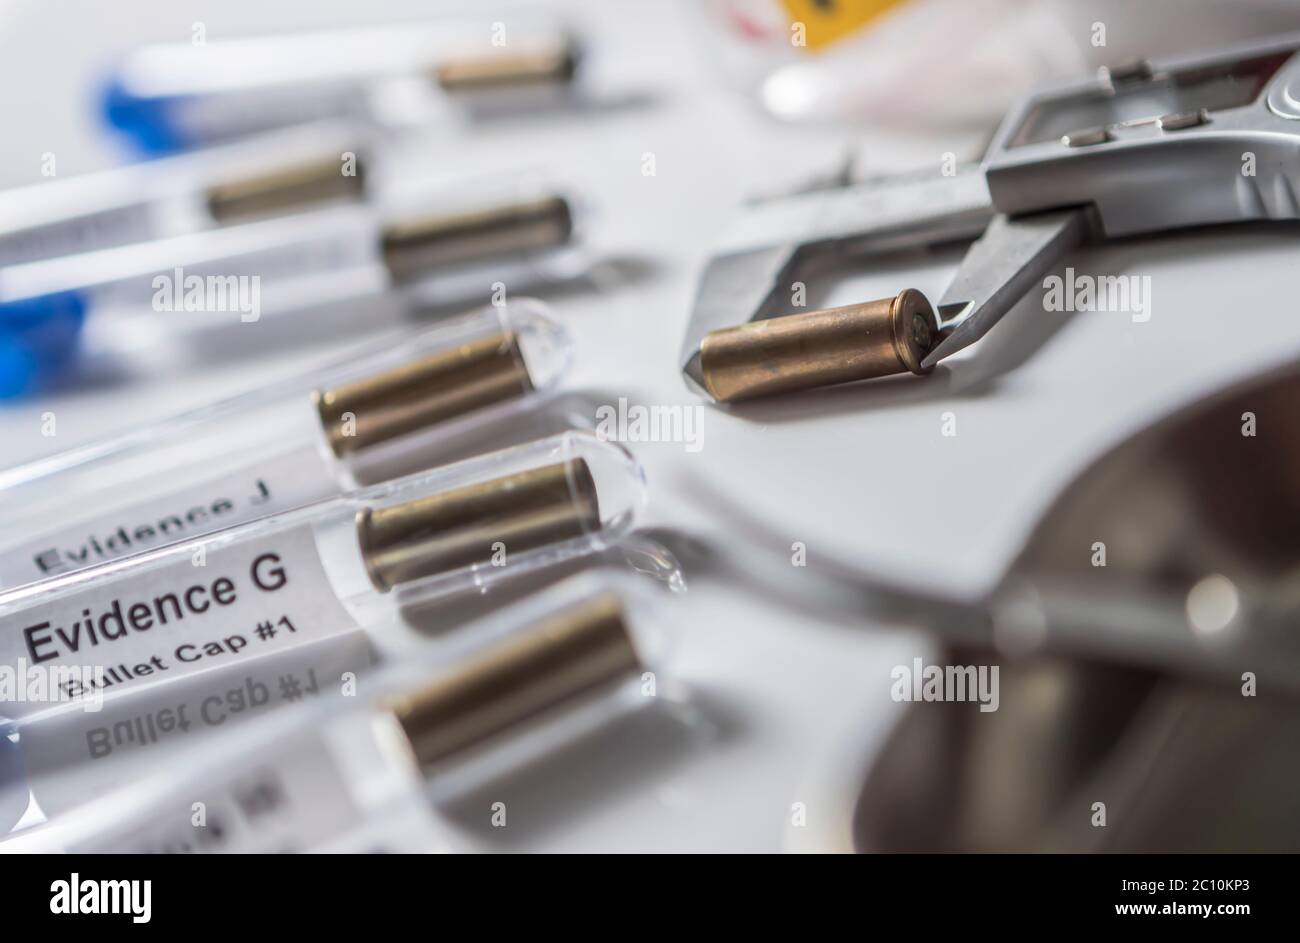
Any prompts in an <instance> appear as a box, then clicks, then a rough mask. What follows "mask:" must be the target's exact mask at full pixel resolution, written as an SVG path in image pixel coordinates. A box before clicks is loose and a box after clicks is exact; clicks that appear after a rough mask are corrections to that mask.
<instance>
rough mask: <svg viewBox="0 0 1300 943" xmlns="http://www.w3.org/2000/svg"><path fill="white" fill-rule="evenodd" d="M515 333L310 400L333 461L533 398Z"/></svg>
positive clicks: (468, 345)
mask: <svg viewBox="0 0 1300 943" xmlns="http://www.w3.org/2000/svg"><path fill="white" fill-rule="evenodd" d="M532 389H533V383H532V380H531V378H530V376H529V373H528V367H527V364H526V363H525V362H524V358H523V354H522V352H521V351H520V349H519V339H518V337H517V336H516V335H515V334H514V332H513V331H501V332H499V333H496V334H489V335H487V336H485V337H482V338H479V339H477V340H474V341H470V342H468V343H464V344H461V345H459V346H458V347H454V348H452V349H450V350H445V351H439V352H438V353H435V354H430V355H429V356H428V357H425V358H423V359H421V360H417V361H415V362H414V363H409V364H404V365H402V366H400V367H395V368H394V369H392V370H389V371H386V372H384V373H381V374H378V375H375V376H370V377H366V378H364V379H361V380H356V381H354V382H352V383H347V384H344V385H343V386H339V387H336V388H334V389H329V390H316V391H315V392H314V393H313V394H312V399H313V401H314V402H315V404H316V409H317V412H318V413H319V415H320V420H321V425H322V427H323V428H324V430H325V436H326V439H327V441H328V442H329V444H330V448H331V449H332V450H333V451H334V454H335V455H337V456H338V457H340V458H342V457H344V456H345V455H347V454H349V453H352V452H356V451H359V450H361V449H365V448H369V447H370V446H372V445H376V444H378V443H380V442H386V441H388V440H389V439H393V438H396V437H398V436H401V435H405V434H406V433H408V432H412V431H414V430H416V429H421V428H424V427H426V426H430V425H433V424H434V423H439V422H445V421H446V420H448V419H453V418H455V417H457V416H461V415H464V414H465V413H469V412H472V411H474V410H476V409H481V408H482V407H484V406H490V405H492V404H493V403H499V402H502V401H504V400H507V399H513V398H514V397H518V396H524V395H526V394H527V393H529V392H531V391H532Z"/></svg>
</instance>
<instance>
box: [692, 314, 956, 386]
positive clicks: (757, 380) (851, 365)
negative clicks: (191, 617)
mask: <svg viewBox="0 0 1300 943" xmlns="http://www.w3.org/2000/svg"><path fill="white" fill-rule="evenodd" d="M937 335H938V321H937V319H936V317H935V313H934V308H933V307H931V305H930V302H929V301H927V300H926V298H925V296H924V295H923V294H921V293H920V292H919V291H915V290H914V289H911V288H909V289H906V290H905V291H902V292H899V293H898V295H896V296H895V297H893V298H882V299H880V300H879V301H868V302H865V303H864V304H856V305H845V306H844V307H842V308H825V309H823V310H820V311H809V312H807V313H806V314H792V315H788V316H786V317H780V318H769V319H768V320H765V321H752V322H750V323H749V324H742V325H740V326H739V327H729V328H724V329H722V330H718V331H714V332H712V333H711V334H709V335H708V336H706V337H705V338H704V343H703V344H701V345H700V372H701V374H702V375H703V380H704V387H705V389H707V390H708V392H709V395H710V396H712V397H713V398H714V399H715V400H716V401H718V402H719V403H731V402H735V401H736V400H742V399H749V398H751V397H755V396H769V395H772V394H774V393H790V392H793V391H795V390H807V389H812V388H814V387H819V386H831V385H833V384H836V383H849V382H851V381H853V380H866V379H869V378H871V377H884V376H890V375H892V374H895V373H904V372H907V371H911V372H912V373H915V374H918V375H920V374H924V373H927V372H928V371H926V370H922V369H921V359H922V358H923V357H924V356H925V355H926V353H927V352H928V351H929V350H930V348H931V347H932V346H933V345H934V343H935V339H936V337H937Z"/></svg>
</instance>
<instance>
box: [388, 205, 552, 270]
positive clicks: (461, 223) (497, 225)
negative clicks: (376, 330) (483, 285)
mask: <svg viewBox="0 0 1300 943" xmlns="http://www.w3.org/2000/svg"><path fill="white" fill-rule="evenodd" d="M572 235H573V214H572V212H571V211H570V208H569V203H568V201H567V200H565V199H564V198H563V197H559V196H549V197H543V198H541V199H536V200H525V201H520V202H516V203H508V204H505V205H503V206H492V207H489V208H486V209H475V210H466V211H463V212H452V213H444V214H435V215H432V216H427V217H423V218H421V219H415V220H406V221H402V222H397V223H391V224H389V225H387V226H385V227H384V232H383V237H382V239H383V256H384V263H385V265H386V266H387V268H388V270H389V272H391V273H392V275H393V277H394V278H395V279H397V280H398V281H403V280H406V279H410V278H414V277H419V276H422V275H425V274H427V273H428V272H429V271H431V270H436V269H437V268H439V267H441V266H448V265H459V264H463V263H465V262H473V261H478V260H481V259H490V258H495V257H497V256H502V255H510V254H514V253H521V252H529V251H534V250H538V249H549V248H552V247H554V246H559V245H563V244H564V243H566V242H568V241H569V238H570V237H571V236H572Z"/></svg>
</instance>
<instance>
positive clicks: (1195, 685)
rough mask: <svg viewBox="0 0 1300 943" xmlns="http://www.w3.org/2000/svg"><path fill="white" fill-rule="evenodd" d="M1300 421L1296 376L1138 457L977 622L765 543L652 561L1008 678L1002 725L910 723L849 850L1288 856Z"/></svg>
mask: <svg viewBox="0 0 1300 943" xmlns="http://www.w3.org/2000/svg"><path fill="white" fill-rule="evenodd" d="M1298 409H1300V364H1293V365H1291V366H1289V367H1287V368H1285V369H1283V370H1279V371H1276V372H1273V373H1271V374H1268V375H1266V376H1264V377H1261V378H1257V379H1253V380H1250V381H1248V382H1245V383H1242V384H1240V385H1238V386H1235V387H1233V388H1231V389H1229V390H1227V391H1224V392H1221V393H1219V394H1216V395H1213V396H1210V397H1207V398H1206V399H1204V400H1202V401H1201V402H1198V403H1196V404H1194V405H1192V406H1190V407H1188V408H1186V409H1184V410H1182V411H1180V412H1178V413H1176V414H1174V415H1172V416H1170V417H1168V418H1166V419H1164V420H1162V421H1160V422H1157V423H1155V424H1154V425H1152V426H1150V427H1149V428H1147V429H1145V430H1142V431H1141V432H1139V433H1138V434H1136V435H1134V436H1132V437H1131V438H1129V439H1128V440H1127V441H1125V442H1124V443H1122V444H1121V445H1119V446H1118V447H1116V448H1115V449H1113V450H1112V451H1110V452H1109V453H1107V454H1105V455H1104V456H1102V457H1101V458H1100V459H1098V460H1097V461H1096V462H1094V463H1093V464H1092V465H1091V466H1090V467H1089V468H1088V469H1086V470H1085V471H1084V472H1083V473H1082V474H1080V475H1079V476H1078V478H1076V479H1075V481H1074V482H1073V483H1072V484H1071V485H1070V486H1069V487H1067V488H1066V489H1065V490H1064V491H1063V492H1062V493H1061V495H1060V496H1059V497H1058V498H1057V499H1056V501H1055V502H1054V503H1053V505H1052V507H1051V508H1050V509H1049V510H1048V511H1047V513H1046V514H1045V515H1044V516H1043V518H1042V519H1041V521H1040V522H1039V524H1038V526H1037V527H1036V528H1035V530H1034V531H1033V533H1032V534H1031V536H1030V537H1029V539H1028V540H1027V541H1026V543H1025V545H1024V548H1023V549H1022V551H1021V553H1020V555H1019V556H1018V557H1017V559H1016V560H1015V561H1014V563H1013V564H1012V565H1011V566H1010V567H1009V568H1008V570H1007V572H1006V574H1005V576H1004V577H1003V579H1002V580H1001V581H1000V583H999V584H998V586H997V587H996V589H994V590H993V592H992V593H990V594H989V596H988V597H987V598H985V599H982V600H975V601H966V600H960V599H955V598H945V597H943V596H941V595H936V594H932V593H928V592H925V591H918V590H916V589H912V588H908V587H903V586H899V585H894V584H889V583H888V582H886V581H883V580H880V579H879V578H877V577H875V576H873V575H871V574H869V573H862V572H861V571H859V570H856V569H854V568H853V567H852V566H851V565H849V564H846V563H845V562H844V561H824V562H821V563H819V564H818V566H817V567H816V568H811V567H810V568H807V569H806V570H801V571H799V572H798V573H793V574H792V573H791V568H790V567H789V565H788V564H787V562H786V559H785V556H784V554H783V553H780V554H778V552H777V550H775V549H773V550H772V551H769V552H763V551H760V550H757V549H755V548H757V547H759V546H761V545H762V544H765V543H766V544H768V545H770V546H772V547H773V548H778V547H782V546H784V544H783V543H782V542H781V541H780V540H779V539H777V538H776V537H774V536H773V535H770V534H761V533H759V532H758V527H757V526H756V525H754V524H753V523H752V522H751V523H747V524H744V525H742V526H741V527H739V528H738V530H737V534H736V539H734V540H732V541H731V542H729V544H728V546H727V547H726V548H725V549H716V550H715V549H713V548H710V547H709V546H708V545H701V544H696V543H692V542H690V541H684V540H682V539H680V538H679V539H677V540H673V539H672V538H671V537H668V538H663V537H661V539H664V540H665V542H666V543H667V544H668V545H669V546H670V548H671V549H672V550H673V552H674V553H675V554H676V555H677V556H679V557H680V558H681V559H682V561H683V564H684V565H685V566H686V568H687V571H688V573H689V572H691V571H692V564H697V565H700V566H704V567H712V568H714V569H717V570H723V571H725V572H726V574H727V575H728V576H729V577H733V578H739V579H743V580H744V581H745V583H746V586H747V588H748V589H750V590H751V591H753V592H760V593H764V594H765V595H766V597H767V598H768V599H769V600H771V601H773V602H776V603H779V604H784V605H787V606H797V607H799V608H801V609H806V608H814V609H817V610H820V611H823V612H827V613H829V614H831V615H833V616H834V617H835V618H837V619H838V620H839V621H841V622H843V623H847V624H851V623H853V622H857V623H858V624H863V623H864V622H868V624H871V625H880V624H885V625H891V624H892V625H898V624H903V625H914V626H917V627H923V628H925V629H926V630H927V631H928V632H930V633H932V634H933V635H934V636H935V637H936V638H937V639H938V641H939V642H940V646H941V647H940V651H939V652H938V653H937V654H935V655H933V656H930V661H931V663H933V664H938V665H985V666H994V665H996V666H998V668H999V672H1000V695H999V707H998V709H997V710H996V711H992V712H982V711H980V710H979V709H978V707H977V705H975V704H973V703H969V702H942V701H938V702H934V703H920V704H912V705H911V706H909V707H908V708H906V713H905V715H904V719H903V720H902V722H901V723H900V726H899V727H898V728H897V729H896V730H895V732H894V734H893V736H892V737H891V739H890V741H889V743H888V745H887V746H886V748H885V749H884V751H883V752H881V753H879V754H875V755H873V756H872V757H871V758H870V762H869V763H866V762H864V764H863V767H864V769H862V770H859V773H860V774H861V775H863V776H864V778H865V786H861V787H858V786H855V785H853V784H849V785H850V788H854V789H857V788H861V790H862V793H861V797H860V799H859V801H858V811H857V813H856V817H855V824H854V828H855V834H856V839H855V840H856V843H857V846H858V847H859V848H862V849H869V850H877V851H882V850H889V851H1088V850H1106V851H1283V850H1285V851H1297V850H1300V756H1298V755H1297V754H1296V751H1295V750H1294V749H1293V745H1294V743H1295V742H1296V738H1297V737H1300V633H1297V631H1296V626H1297V625H1300V475H1298V474H1297V473H1296V471H1297V469H1300V423H1297V422H1296V421H1295V419H1294V417H1295V414H1296V411H1297V410H1298ZM707 500H708V501H709V502H710V504H711V506H713V507H714V508H715V510H722V511H724V513H725V512H726V510H727V501H726V498H725V496H721V495H717V494H712V495H708V496H707ZM739 513H743V512H739ZM732 515H733V516H736V515H737V512H735V511H732ZM1103 564H1104V565H1103ZM873 749H874V748H873ZM1095 802H1103V803H1105V805H1106V816H1107V824H1106V827H1104V828H1102V827H1094V825H1093V815H1094V814H1095V810H1094V808H1093V803H1095Z"/></svg>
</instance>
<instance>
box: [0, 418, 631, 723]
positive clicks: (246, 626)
mask: <svg viewBox="0 0 1300 943" xmlns="http://www.w3.org/2000/svg"><path fill="white" fill-rule="evenodd" d="M644 500H645V493H644V477H643V475H642V472H641V469H640V467H639V466H638V465H637V464H636V462H635V461H634V460H633V459H632V457H631V456H630V455H629V454H628V453H627V452H626V451H625V450H624V449H622V448H621V447H619V446H616V445H613V444H611V443H608V442H603V441H601V440H600V439H597V438H596V437H595V436H593V435H590V434H587V433H565V434H563V435H560V436H553V437H551V438H548V439H540V440H538V441H536V442H532V443H529V444H527V445H522V446H516V447H514V448H510V449H504V450H502V451H499V452H493V453H490V454H487V455H482V456H479V457H476V458H473V459H469V460H467V461H463V462H457V463H455V464H452V465H447V466H444V467H442V468H439V469H436V470H434V471H432V472H428V473H424V474H420V475H413V476H409V477H407V478H403V479H399V480H397V481H393V482H387V483H385V484H382V485H378V486H375V487H373V488H367V489H363V490H361V491H357V492H354V493H352V494H349V495H345V496H342V497H337V498H332V499H330V500H327V501H322V502H319V503H317V504H312V505H307V506H305V507H301V508H298V509H296V510H292V511H288V512H285V513H283V514H278V515H276V516H274V517H269V518H264V519H262V520H257V521H252V522H249V523H246V524H241V525H238V526H236V527H232V528H228V529H226V530H224V531H221V532H219V533H216V534H213V535H211V536H207V537H201V538H198V539H195V540H191V541H188V542H184V543H178V544H174V545H172V546H170V547H164V548H162V549H159V550H154V551H150V552H146V553H142V554H139V555H137V556H133V557H126V558H123V559H120V560H117V561H115V562H113V563H106V564H103V565H101V566H97V567H91V568H90V569H86V570H82V571H80V572H76V573H71V574H68V575H66V576H58V577H52V578H51V579H49V580H45V581H41V582H39V583H32V584H28V585H27V586H25V587H21V588H18V589H14V590H10V591H8V592H4V593H0V665H6V666H9V667H10V668H12V670H13V671H14V673H15V676H18V675H25V673H26V672H27V670H28V669H29V668H34V669H37V670H38V671H39V672H42V673H45V674H46V675H49V683H48V684H47V685H46V686H45V688H44V689H43V690H44V691H45V692H46V693H45V696H44V697H33V698H19V697H15V698H14V699H13V700H11V701H10V702H9V703H7V704H3V705H0V711H4V712H6V713H7V714H8V716H10V717H11V718H12V719H17V720H22V719H24V718H30V717H32V716H34V715H40V714H42V713H43V712H48V711H51V710H54V711H57V710H61V709H63V708H64V707H66V705H67V703H69V702H71V703H78V704H79V703H83V702H85V701H86V700H87V699H91V700H93V699H95V698H98V697H100V696H101V695H103V694H104V693H105V692H110V691H112V690H114V689H116V690H130V689H138V688H141V687H144V686H147V685H150V684H155V683H160V682H175V681H177V680H178V679H182V678H185V677H188V676H190V675H193V674H195V673H197V672H199V671H202V670H204V669H206V668H208V667H213V666H220V665H230V664H233V663H237V662H243V663H252V662H253V660H254V659H255V658H256V657H257V656H260V655H267V654H272V653H276V652H281V651H284V650H286V649H288V648H292V647H295V646H297V645H299V644H303V643H306V642H312V641H317V640H320V639H324V638H330V637H334V636H338V635H340V634H342V633H348V632H353V631H355V630H356V629H358V628H361V629H363V630H365V632H366V634H367V636H368V638H369V640H370V641H371V642H372V643H373V644H374V645H375V648H376V651H377V653H378V654H379V655H380V656H386V655H389V654H395V653H400V652H402V651H403V650H405V649H406V648H409V646H410V645H411V644H413V642H414V640H415V638H416V637H417V633H415V632H413V631H411V630H410V620H409V618H408V616H409V615H410V614H411V613H415V612H417V611H418V609H419V607H421V606H426V605H427V604H429V603H430V602H431V601H434V600H437V599H439V598H443V597H445V596H447V595H449V594H451V593H454V592H457V591H465V590H474V589H478V590H482V589H484V588H486V587H488V586H490V585H492V584H493V583H495V582H496V581H497V580H499V579H503V578H511V577H514V576H516V575H523V574H527V573H530V572H533V571H536V570H538V569H539V568H542V567H548V566H552V565H556V564H559V563H562V562H564V561H567V560H572V559H574V558H575V557H579V556H583V555H586V554H590V553H593V552H596V551H599V550H602V549H605V548H607V547H609V546H611V545H612V544H613V543H614V542H616V541H617V540H619V539H620V538H621V537H622V536H623V535H624V534H625V533H626V532H627V531H628V529H629V528H630V527H631V526H632V522H633V520H634V518H635V516H636V515H637V514H638V512H639V511H640V508H641V506H642V505H643V503H644Z"/></svg>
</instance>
